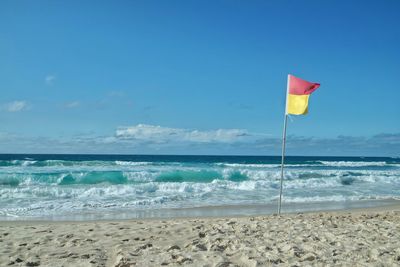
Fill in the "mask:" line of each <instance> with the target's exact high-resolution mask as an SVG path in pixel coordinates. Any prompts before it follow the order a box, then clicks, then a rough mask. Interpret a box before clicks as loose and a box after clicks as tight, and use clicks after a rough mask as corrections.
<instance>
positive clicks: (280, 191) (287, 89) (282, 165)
mask: <svg viewBox="0 0 400 267" xmlns="http://www.w3.org/2000/svg"><path fill="white" fill-rule="evenodd" d="M289 82H290V75H288V78H287V88H286V105H285V120H284V124H283V135H282V161H281V186H280V190H279V205H278V214H281V207H282V189H283V167H284V165H285V149H286V126H287V118H288V114H287V104H288V103H287V101H288V93H289Z"/></svg>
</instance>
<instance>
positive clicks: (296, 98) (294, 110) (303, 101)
mask: <svg viewBox="0 0 400 267" xmlns="http://www.w3.org/2000/svg"><path fill="white" fill-rule="evenodd" d="M309 96H310V95H292V94H288V98H287V101H288V102H287V114H292V115H305V114H307V112H308V98H309Z"/></svg>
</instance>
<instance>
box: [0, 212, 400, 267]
mask: <svg viewBox="0 0 400 267" xmlns="http://www.w3.org/2000/svg"><path fill="white" fill-rule="evenodd" d="M0 263H1V264H0V265H1V266H119V267H122V266H179V265H189V266H190V265H191V266H275V265H277V266H310V265H313V266H350V265H354V266H367V265H368V266H399V265H400V206H392V207H389V208H383V209H382V210H379V208H378V209H377V208H374V209H364V210H353V211H339V212H317V213H305V214H285V215H282V216H277V215H269V216H255V217H225V218H180V219H168V220H156V219H151V220H119V221H83V222H51V221H20V222H1V223H0Z"/></svg>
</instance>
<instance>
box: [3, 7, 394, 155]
mask: <svg viewBox="0 0 400 267" xmlns="http://www.w3.org/2000/svg"><path fill="white" fill-rule="evenodd" d="M398 14H400V2H399V1H396V0H392V1H390V0H383V1H356V0H355V1H341V0H338V1H333V0H327V1H308V0H304V1H294V0H291V1H286V0H279V1H278V0H276V1H272V0H271V1H238V0H226V1H219V0H216V1H206V0H204V1H203V0H202V1H200V0H189V1H184V0H181V1H173V0H170V1H161V0H160V1H151V0H149V1H75V0H72V1H44V0H38V1H28V0H26V1H21V0H16V1H15V0H12V1H11V0H3V1H0V92H1V95H0V153H96V154H97V153H112V154H219V155H225V154H226V155H279V154H280V150H281V136H282V127H283V119H284V106H285V94H286V79H287V75H288V74H293V75H295V76H297V77H300V78H303V79H305V80H308V81H312V82H319V83H321V87H320V88H319V89H318V90H317V91H315V92H314V93H313V94H312V95H311V97H310V105H309V114H308V115H307V116H291V118H290V119H289V123H288V139H287V140H288V141H287V142H288V143H287V153H288V154H289V155H325V156H341V155H343V156H400V105H399V104H398V103H399V98H400V89H399V88H398V81H397V80H398V79H399V77H398V76H399V74H400V50H399V43H400V16H399V15H398Z"/></svg>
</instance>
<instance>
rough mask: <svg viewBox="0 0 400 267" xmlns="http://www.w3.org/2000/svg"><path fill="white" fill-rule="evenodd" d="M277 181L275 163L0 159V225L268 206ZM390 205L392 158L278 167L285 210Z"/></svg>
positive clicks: (397, 182) (399, 175)
mask: <svg viewBox="0 0 400 267" xmlns="http://www.w3.org/2000/svg"><path fill="white" fill-rule="evenodd" d="M279 178H280V158H279V157H245V156H243V157H234V156H118V155H101V156H100V155H0V219H6V220H8V219H21V218H22V219H30V218H31V219H32V218H58V217H63V218H68V217H74V216H77V215H82V214H91V215H99V216H100V217H102V216H103V215H106V214H114V215H115V214H119V213H121V214H122V213H123V214H125V215H124V216H125V217H129V216H130V214H132V217H134V214H135V213H137V212H143V211H153V210H169V209H182V208H194V207H209V206H232V205H274V203H276V201H277V198H278V193H279ZM392 199H400V159H398V158H357V157H350V158H349V157H288V158H287V160H286V168H285V181H284V204H285V205H290V204H296V205H303V206H304V205H306V204H307V203H313V205H315V203H319V202H320V203H325V205H326V203H332V205H338V204H343V203H350V202H355V201H363V200H369V201H373V200H392ZM114 215H112V216H114ZM110 216H111V215H110ZM110 216H109V217H110ZM103 217H104V216H103ZM105 217H107V216H105Z"/></svg>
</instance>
